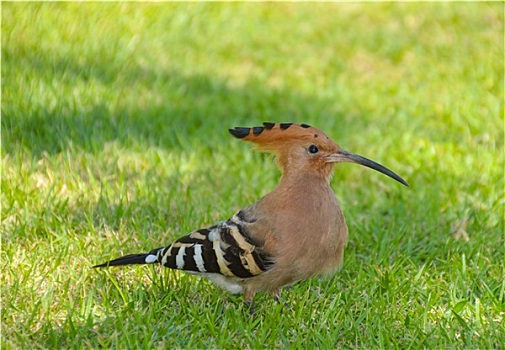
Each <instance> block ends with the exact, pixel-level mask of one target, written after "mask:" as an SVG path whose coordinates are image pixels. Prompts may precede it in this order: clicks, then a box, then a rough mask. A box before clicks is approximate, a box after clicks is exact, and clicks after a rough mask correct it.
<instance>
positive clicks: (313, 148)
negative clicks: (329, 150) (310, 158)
mask: <svg viewBox="0 0 505 350" xmlns="http://www.w3.org/2000/svg"><path fill="white" fill-rule="evenodd" d="M317 152H319V148H317V146H316V145H310V146H309V153H312V154H316V153H317Z"/></svg>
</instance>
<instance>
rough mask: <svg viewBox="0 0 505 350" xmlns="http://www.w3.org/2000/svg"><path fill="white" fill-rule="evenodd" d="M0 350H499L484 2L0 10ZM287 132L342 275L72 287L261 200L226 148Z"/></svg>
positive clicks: (252, 174) (244, 156) (499, 166)
mask: <svg viewBox="0 0 505 350" xmlns="http://www.w3.org/2000/svg"><path fill="white" fill-rule="evenodd" d="M1 7H2V65H1V72H2V106H1V112H2V120H1V126H2V130H1V135H2V181H1V188H2V193H1V205H2V209H1V214H2V252H1V254H2V260H1V261H2V271H3V272H2V277H1V278H2V283H1V285H2V287H1V288H2V342H3V345H2V347H4V346H5V348H26V347H33V346H37V347H40V348H54V347H63V348H82V347H89V348H95V347H113V348H125V347H128V348H139V347H143V348H167V347H177V348H194V347H198V348H207V347H217V348H223V347H226V348H228V347H248V348H261V347H294V348H296V347H301V346H303V347H308V348H310V347H319V348H327V347H353V348H354V347H356V348H391V347H398V348H410V347H412V348H418V347H428V348H436V347H442V348H443V347H467V348H487V347H491V348H493V347H495V348H496V347H499V345H500V344H503V343H505V335H504V334H505V326H504V323H505V321H504V315H505V297H504V293H505V282H504V279H505V278H504V276H505V272H504V271H505V266H504V264H505V263H504V260H505V253H504V251H505V245H504V244H505V243H504V238H505V237H504V233H503V232H504V224H503V221H504V212H503V210H504V203H505V200H504V186H505V184H504V157H503V155H504V153H503V143H504V121H503V86H504V81H503V76H504V74H503V73H504V72H503V62H504V59H503V54H504V48H503V45H504V38H503V30H504V19H503V10H504V5H503V3H422V4H421V3H341V4H339V3H331V4H330V3H325V4H323V3H315V4H300V3H284V4H279V3H262V4H254V3H222V4H219V3H211V4H208V3H187V4H183V3H159V4H154V3H151V4H140V3H125V4H119V3H89V4H88V3H2V4H1ZM263 121H293V122H300V123H302V122H303V123H307V124H311V125H313V126H315V127H318V128H320V129H322V130H323V131H325V132H326V133H327V134H328V135H330V136H331V137H333V138H334V139H335V140H337V142H338V143H340V144H341V146H342V147H343V148H344V149H347V150H349V151H352V152H356V153H358V154H362V155H364V156H367V157H369V158H371V159H374V160H376V161H378V162H380V163H382V164H384V165H386V166H388V167H390V168H391V169H392V170H394V171H395V172H397V173H398V174H400V175H401V176H403V177H404V178H405V179H406V180H407V181H408V182H409V183H410V184H411V189H403V188H400V186H398V184H396V183H394V182H393V181H391V180H390V179H388V178H386V177H384V176H382V175H379V174H374V173H372V172H371V171H369V170H365V169H363V168H360V167H357V166H352V165H341V166H339V167H338V168H337V171H336V175H335V177H334V179H333V181H332V186H333V188H334V190H335V193H336V194H337V197H339V199H340V201H341V203H342V206H343V207H344V210H345V214H346V218H347V220H348V224H349V229H350V240H349V244H348V247H347V251H346V252H347V253H346V254H347V255H346V261H345V264H344V268H343V270H342V271H341V272H340V273H339V274H337V275H336V276H335V277H334V278H332V279H329V280H318V279H314V280H311V281H307V282H303V283H299V284H297V285H295V286H294V287H292V288H290V289H288V290H287V291H286V292H285V293H284V295H285V297H286V300H287V301H288V302H289V303H290V304H291V307H290V308H289V309H285V308H283V307H282V305H277V304H275V303H274V302H273V301H272V300H270V298H269V297H268V296H266V295H261V296H259V297H258V300H257V301H258V307H257V309H258V316H257V317H256V318H254V319H253V318H249V317H248V316H247V315H246V314H245V312H244V308H243V307H242V306H241V298H238V297H232V296H228V295H227V294H226V293H224V292H222V291H220V290H218V289H217V288H214V287H213V286H210V285H209V284H208V283H207V282H206V281H200V280H197V279H194V278H192V277H188V276H186V275H184V274H182V273H178V272H171V271H164V270H160V269H153V268H147V267H143V268H132V269H116V270H110V271H107V272H102V271H95V270H92V269H90V266H91V265H93V264H95V263H98V262H101V261H102V260H107V259H109V258H112V257H115V256H116V255H118V254H120V253H131V252H137V251H144V250H148V249H151V248H153V247H158V246H160V245H162V244H165V243H169V242H170V241H171V240H172V239H174V238H176V237H178V236H180V235H182V234H185V233H187V232H190V231H191V230H193V229H195V228H199V227H202V226H204V225H208V224H213V223H214V222H216V221H219V220H224V219H226V218H227V217H229V216H230V215H232V214H233V212H234V211H236V210H238V209H240V208H241V207H243V206H245V205H247V204H250V203H251V202H253V201H255V200H257V199H258V198H259V197H260V196H261V195H263V194H265V193H267V192H268V191H270V190H271V189H272V188H273V187H274V186H275V184H276V183H277V181H278V177H279V172H278V171H277V170H276V169H275V165H274V162H272V161H271V159H270V158H269V157H265V156H264V155H261V154H258V153H253V152H250V151H249V147H248V146H247V145H244V144H242V143H240V142H239V141H237V140H234V139H233V138H232V137H231V136H229V135H228V133H227V128H229V127H233V126H255V125H260V124H261V122H263Z"/></svg>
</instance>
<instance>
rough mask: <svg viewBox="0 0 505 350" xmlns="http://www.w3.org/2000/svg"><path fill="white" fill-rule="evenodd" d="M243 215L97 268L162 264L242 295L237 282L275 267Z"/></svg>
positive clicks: (237, 215) (240, 214) (238, 214)
mask: <svg viewBox="0 0 505 350" xmlns="http://www.w3.org/2000/svg"><path fill="white" fill-rule="evenodd" d="M247 223H250V221H249V220H247V221H246V220H245V217H244V215H243V213H242V212H240V211H239V212H238V213H236V214H235V215H234V216H233V217H232V218H231V219H229V220H228V221H225V222H222V223H220V224H218V225H214V226H211V227H207V228H203V229H200V230H196V231H194V232H191V233H190V234H188V235H186V236H183V237H181V238H179V239H178V240H176V241H175V242H173V243H172V244H170V245H168V246H166V247H161V248H157V249H153V250H151V251H150V252H149V253H145V254H130V255H126V256H123V257H121V258H118V259H114V260H111V261H109V262H106V263H103V264H100V265H96V266H94V267H108V266H121V265H133V264H153V263H159V264H161V265H163V266H165V267H168V268H171V269H177V270H183V271H187V272H189V273H194V274H198V275H201V276H202V277H207V278H209V279H210V280H212V281H213V282H214V283H216V284H218V285H219V286H221V287H223V288H225V289H227V290H229V291H230V292H233V293H240V292H242V287H240V285H239V284H237V281H238V280H241V279H247V278H250V277H254V276H257V275H259V274H261V273H263V272H265V271H267V270H268V269H269V268H270V267H271V266H272V264H273V261H272V259H271V257H269V256H267V255H266V254H265V253H264V251H263V249H262V248H261V246H260V244H259V243H258V242H255V241H254V240H253V239H252V237H251V236H250V235H249V233H248V230H247V227H246V226H247Z"/></svg>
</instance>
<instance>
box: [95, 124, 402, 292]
mask: <svg viewBox="0 0 505 350" xmlns="http://www.w3.org/2000/svg"><path fill="white" fill-rule="evenodd" d="M230 133H231V134H232V135H233V136H235V137H237V138H240V139H242V140H245V141H248V142H252V143H254V144H256V145H257V148H258V149H259V150H262V151H268V152H273V153H274V154H275V155H276V156H277V159H278V163H279V166H280V167H281V169H282V178H281V180H280V183H279V185H278V186H277V187H276V188H275V189H274V190H273V191H272V192H270V193H268V194H267V195H265V196H264V197H263V198H261V199H260V200H259V201H257V202H256V203H253V204H251V205H250V206H248V207H246V208H244V209H242V210H240V211H239V212H238V213H236V214H235V215H234V216H233V217H232V218H231V219H229V220H228V221H226V222H223V223H221V224H219V225H216V226H212V227H209V228H205V229H201V230H197V231H195V232H192V233H190V234H188V235H187V236H184V237H182V238H180V239H179V240H177V241H175V242H174V243H172V244H170V245H168V246H166V247H162V248H158V249H154V250H152V251H151V252H149V253H147V254H137V255H128V256H125V257H122V258H119V259H115V260H112V261H110V262H107V263H104V264H101V265H97V266H95V267H106V266H116V265H130V264H146V263H160V264H162V265H164V266H166V267H169V268H174V269H180V270H185V271H188V272H190V273H196V274H198V275H200V276H203V277H207V278H209V279H210V280H211V281H213V282H214V283H216V284H218V285H219V286H221V287H223V288H225V289H227V290H228V291H230V292H232V293H243V294H244V297H245V300H246V301H247V302H252V299H253V297H254V294H255V293H257V292H259V291H263V290H265V291H269V292H271V293H272V294H273V295H275V296H276V297H278V296H279V292H280V289H281V288H282V287H283V286H286V285H290V284H293V283H295V282H297V281H300V280H304V279H307V278H310V277H313V276H317V275H329V274H332V273H334V272H335V271H336V270H337V269H338V268H339V267H340V265H341V264H342V260H343V256H344V247H345V244H346V241H347V235H348V231H347V225H346V223H345V219H344V215H343V213H342V210H341V208H340V205H339V203H338V200H337V198H336V197H335V195H334V194H333V191H332V190H331V188H330V185H329V180H330V177H331V175H332V173H333V168H334V165H335V163H338V162H353V163H358V164H361V165H364V166H367V167H370V168H373V169H375V170H378V171H380V172H382V173H384V174H386V175H388V176H390V177H392V178H394V179H395V180H397V181H399V182H400V183H402V184H404V185H406V186H408V184H407V183H406V182H405V181H404V180H403V179H402V178H400V177H399V176H398V175H396V174H395V173H393V172H392V171H390V170H389V169H387V168H385V167H383V166H381V165H379V164H377V163H375V162H373V161H371V160H369V159H366V158H364V157H361V156H358V155H355V154H352V153H349V152H346V151H344V150H342V149H341V148H340V147H339V146H338V145H337V144H336V143H335V142H334V141H333V140H331V139H330V138H329V137H328V136H326V135H325V134H324V133H323V132H322V131H320V130H318V129H316V128H313V127H311V126H309V125H306V124H293V123H264V124H263V126H262V127H253V128H242V127H240V128H235V129H230Z"/></svg>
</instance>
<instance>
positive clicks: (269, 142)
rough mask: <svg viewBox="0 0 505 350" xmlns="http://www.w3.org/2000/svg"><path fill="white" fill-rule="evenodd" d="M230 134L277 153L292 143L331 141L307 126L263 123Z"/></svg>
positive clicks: (232, 130) (260, 148)
mask: <svg viewBox="0 0 505 350" xmlns="http://www.w3.org/2000/svg"><path fill="white" fill-rule="evenodd" d="M229 131H230V134H232V135H233V136H235V137H236V138H239V139H242V140H244V141H249V142H253V143H255V144H256V145H258V149H259V150H262V151H276V150H279V149H280V148H282V147H283V146H287V145H288V144H290V143H292V142H297V141H298V142H299V141H301V140H319V141H322V139H329V138H328V136H326V135H325V134H324V133H323V132H322V131H321V130H318V129H316V128H314V127H312V126H310V125H307V124H295V123H269V122H265V123H263V126H255V127H252V128H244V127H236V128H234V129H229Z"/></svg>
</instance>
